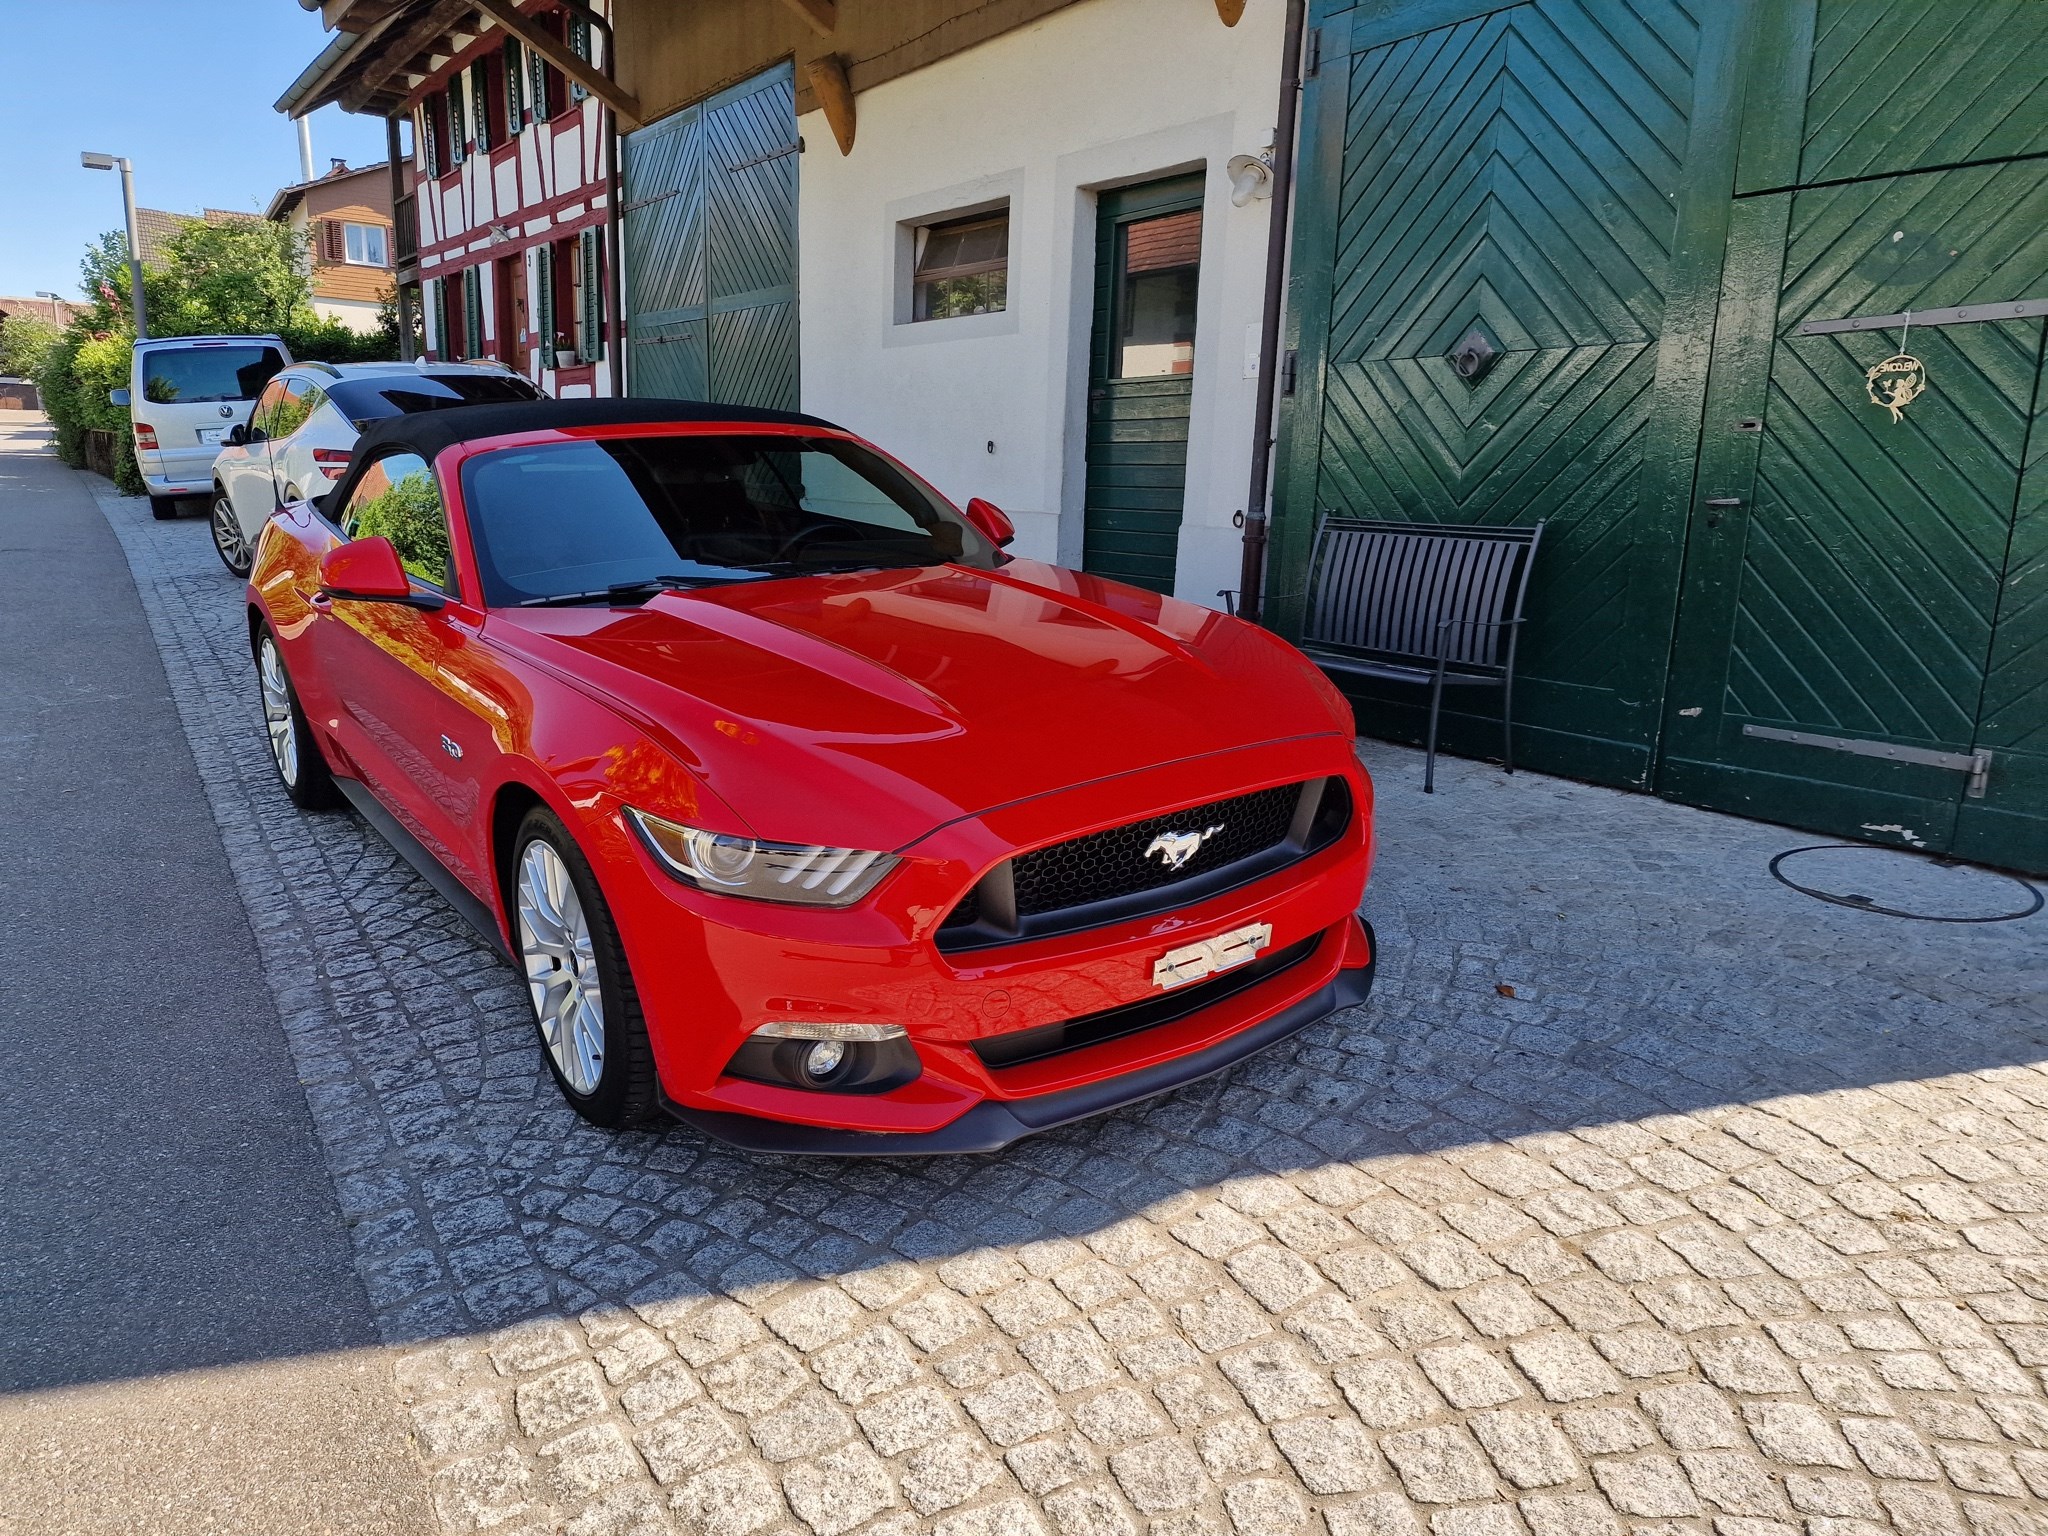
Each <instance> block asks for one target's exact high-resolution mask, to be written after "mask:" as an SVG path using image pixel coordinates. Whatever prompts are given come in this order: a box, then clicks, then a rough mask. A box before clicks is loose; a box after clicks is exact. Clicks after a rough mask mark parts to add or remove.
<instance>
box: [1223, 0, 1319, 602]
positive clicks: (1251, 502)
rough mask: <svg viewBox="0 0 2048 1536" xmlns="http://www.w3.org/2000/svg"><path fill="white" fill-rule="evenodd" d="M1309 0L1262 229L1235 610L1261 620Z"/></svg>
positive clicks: (1285, 60) (1286, 57) (1290, 11)
mask: <svg viewBox="0 0 2048 1536" xmlns="http://www.w3.org/2000/svg"><path fill="white" fill-rule="evenodd" d="M1307 9H1308V3H1307V0H1287V38H1286V41H1285V43H1284V44H1283V45H1282V52H1281V59H1280V120H1279V123H1278V125H1277V126H1276V127H1275V128H1274V130H1273V199H1272V202H1273V209H1272V221H1271V223H1270V224H1269V225H1268V226H1267V230H1266V308H1265V313H1264V315H1263V316H1262V317H1261V321H1260V325H1259V390H1258V404H1257V405H1256V406H1255V407H1254V408H1253V415H1252V483H1251V490H1250V492H1249V493H1248V494H1247V495H1246V497H1245V503H1244V565H1243V568H1242V571H1241V572H1240V574H1239V576H1238V592H1239V597H1238V605H1237V611H1238V612H1239V613H1240V614H1241V615H1243V616H1244V617H1245V618H1247V619H1249V620H1251V621H1252V622H1253V623H1255V624H1256V623H1257V622H1258V621H1259V610H1260V607H1261V604H1260V598H1261V596H1262V595H1263V593H1264V589H1265V583H1266V482H1267V480H1268V479H1269V478H1270V476H1271V472H1272V467H1273V398H1274V385H1275V383H1276V382H1277V375H1278V374H1279V372H1280V318H1281V315H1282V313H1283V312H1284V311H1285V309H1286V305H1287V214H1288V205H1289V203H1290V201H1291V200H1292V195H1293V192H1294V135H1295V117H1296V114H1297V110H1298V108H1299V106H1300V102H1301V37H1302V29H1303V25H1304V22H1305V13H1306V11H1307Z"/></svg>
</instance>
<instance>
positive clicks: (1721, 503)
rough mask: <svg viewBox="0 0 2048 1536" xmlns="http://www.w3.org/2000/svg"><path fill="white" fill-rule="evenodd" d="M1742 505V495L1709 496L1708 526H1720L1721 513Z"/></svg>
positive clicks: (1707, 504)
mask: <svg viewBox="0 0 2048 1536" xmlns="http://www.w3.org/2000/svg"><path fill="white" fill-rule="evenodd" d="M1741 505H1742V498H1741V497H1740V496H1709V497H1708V498H1707V500H1706V507H1707V526H1708V527H1709V528H1718V527H1720V526H1721V514H1722V513H1723V512H1727V511H1731V510H1733V509H1734V508H1736V507H1739V506H1741Z"/></svg>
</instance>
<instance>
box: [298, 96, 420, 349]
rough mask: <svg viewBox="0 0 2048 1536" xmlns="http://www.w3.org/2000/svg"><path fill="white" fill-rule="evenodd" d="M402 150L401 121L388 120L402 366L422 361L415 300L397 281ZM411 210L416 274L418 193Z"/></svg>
mask: <svg viewBox="0 0 2048 1536" xmlns="http://www.w3.org/2000/svg"><path fill="white" fill-rule="evenodd" d="M305 122H306V120H305V119H304V118H303V117H302V118H300V119H299V124H300V126H301V127H303V126H304V125H305ZM305 142H306V144H307V157H308V159H310V158H311V154H312V150H311V140H307V141H305ZM400 148H401V145H400V142H399V135H398V119H397V118H395V117H387V118H385V119H384V158H385V159H386V160H387V161H388V162H389V163H390V167H391V297H392V301H393V303H394V304H395V305H396V307H397V309H398V360H399V361H400V362H402V363H412V362H417V361H419V349H418V348H417V347H415V346H414V345H413V340H412V323H413V313H412V296H411V295H410V293H408V292H407V290H406V286H405V284H403V283H401V282H400V281H399V280H398V205H399V204H400V203H402V202H403V201H404V200H405V195H406V193H405V166H404V165H403V163H402V162H401V161H400V160H399V150H400ZM311 179H312V178H311V177H308V178H307V180H309V181H310V180H311ZM412 206H413V215H412V228H413V271H414V272H415V273H417V272H418V271H419V228H420V215H419V206H420V204H419V194H418V193H417V192H415V193H414V194H413V204H412Z"/></svg>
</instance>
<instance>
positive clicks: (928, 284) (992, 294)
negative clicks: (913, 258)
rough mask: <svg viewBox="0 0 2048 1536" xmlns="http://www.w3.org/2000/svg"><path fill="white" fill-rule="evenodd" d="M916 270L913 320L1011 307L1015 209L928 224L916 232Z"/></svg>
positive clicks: (912, 295)
mask: <svg viewBox="0 0 2048 1536" xmlns="http://www.w3.org/2000/svg"><path fill="white" fill-rule="evenodd" d="M915 272H916V276H915V278H914V279H913V286H912V289H911V312H910V318H911V319H912V320H950V319H953V318H954V317H955V316H958V315H990V314H995V313H997V312H998V311H1000V310H1002V309H1005V308H1007V307H1008V301H1009V292H1010V210H1009V209H1008V208H1007V207H1004V208H1001V209H998V210H996V211H995V212H993V213H978V214H975V215H974V216H973V217H972V218H966V219H954V220H951V221H949V222H947V223H944V224H927V225H924V226H923V227H921V228H920V229H919V230H918V231H917V266H916V268H915ZM899 291H900V290H899Z"/></svg>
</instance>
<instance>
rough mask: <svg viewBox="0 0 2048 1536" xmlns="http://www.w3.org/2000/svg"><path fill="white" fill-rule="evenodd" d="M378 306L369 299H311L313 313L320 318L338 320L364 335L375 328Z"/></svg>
mask: <svg viewBox="0 0 2048 1536" xmlns="http://www.w3.org/2000/svg"><path fill="white" fill-rule="evenodd" d="M378 307H379V306H378V305H377V304H376V303H375V302H374V301H373V300H370V299H315V300H313V313H314V314H316V315H318V316H319V317H320V318H321V319H322V320H339V321H340V322H341V323H342V324H343V325H345V326H347V327H348V328H349V329H350V330H352V331H357V332H360V333H362V334H363V335H365V336H367V335H368V334H369V333H370V332H372V331H374V330H376V329H377V310H378Z"/></svg>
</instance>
